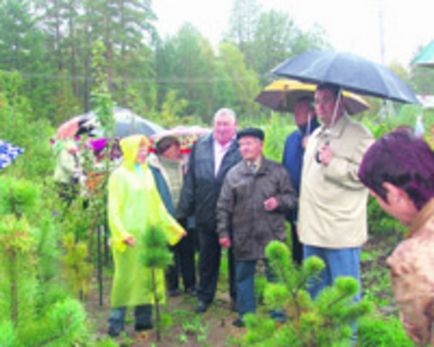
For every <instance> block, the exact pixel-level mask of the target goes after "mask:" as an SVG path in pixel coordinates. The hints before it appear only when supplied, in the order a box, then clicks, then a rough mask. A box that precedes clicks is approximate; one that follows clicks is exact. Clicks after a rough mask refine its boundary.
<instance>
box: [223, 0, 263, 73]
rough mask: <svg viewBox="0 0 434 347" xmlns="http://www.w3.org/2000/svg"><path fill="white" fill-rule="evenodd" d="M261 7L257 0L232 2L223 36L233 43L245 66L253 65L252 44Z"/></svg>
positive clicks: (253, 52)
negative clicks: (243, 59) (226, 28)
mask: <svg viewBox="0 0 434 347" xmlns="http://www.w3.org/2000/svg"><path fill="white" fill-rule="evenodd" d="M260 13H261V7H260V6H259V4H258V1H257V0H234V3H233V7H232V11H231V16H230V21H229V31H228V33H227V34H226V35H225V36H226V39H227V40H228V41H229V42H232V43H234V44H235V45H236V46H237V47H238V48H239V49H240V51H241V52H242V53H243V54H244V56H245V58H246V63H247V65H250V66H252V65H254V62H255V59H256V58H255V55H256V53H257V52H255V50H254V47H253V42H254V41H255V34H256V31H257V26H258V21H259V16H260Z"/></svg>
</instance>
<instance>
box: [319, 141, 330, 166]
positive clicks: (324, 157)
mask: <svg viewBox="0 0 434 347" xmlns="http://www.w3.org/2000/svg"><path fill="white" fill-rule="evenodd" d="M333 157H334V154H333V152H332V150H331V148H330V146H329V145H324V146H322V147H321V148H320V149H319V151H318V160H319V162H320V163H321V164H322V165H324V166H329V164H330V162H331V161H332V159H333Z"/></svg>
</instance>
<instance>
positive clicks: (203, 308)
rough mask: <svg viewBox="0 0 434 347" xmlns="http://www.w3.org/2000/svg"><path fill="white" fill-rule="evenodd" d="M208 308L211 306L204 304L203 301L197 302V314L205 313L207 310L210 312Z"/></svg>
mask: <svg viewBox="0 0 434 347" xmlns="http://www.w3.org/2000/svg"><path fill="white" fill-rule="evenodd" d="M208 306H209V304H207V303H206V302H204V301H202V300H199V301H198V302H197V306H196V309H195V311H196V313H205V312H206V310H208Z"/></svg>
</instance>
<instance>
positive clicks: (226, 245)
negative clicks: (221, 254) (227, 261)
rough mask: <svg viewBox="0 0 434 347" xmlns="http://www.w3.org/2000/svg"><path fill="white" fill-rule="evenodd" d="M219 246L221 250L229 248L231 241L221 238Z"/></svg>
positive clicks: (227, 238)
mask: <svg viewBox="0 0 434 347" xmlns="http://www.w3.org/2000/svg"><path fill="white" fill-rule="evenodd" d="M219 243H220V246H222V247H223V248H229V247H231V239H230V238H229V237H222V238H220V239H219Z"/></svg>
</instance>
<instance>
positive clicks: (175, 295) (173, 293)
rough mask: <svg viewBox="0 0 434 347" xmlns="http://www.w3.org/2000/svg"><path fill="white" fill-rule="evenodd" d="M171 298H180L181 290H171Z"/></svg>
mask: <svg viewBox="0 0 434 347" xmlns="http://www.w3.org/2000/svg"><path fill="white" fill-rule="evenodd" d="M169 296H170V297H171V298H174V297H177V296H179V290H178V289H170V290H169Z"/></svg>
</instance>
